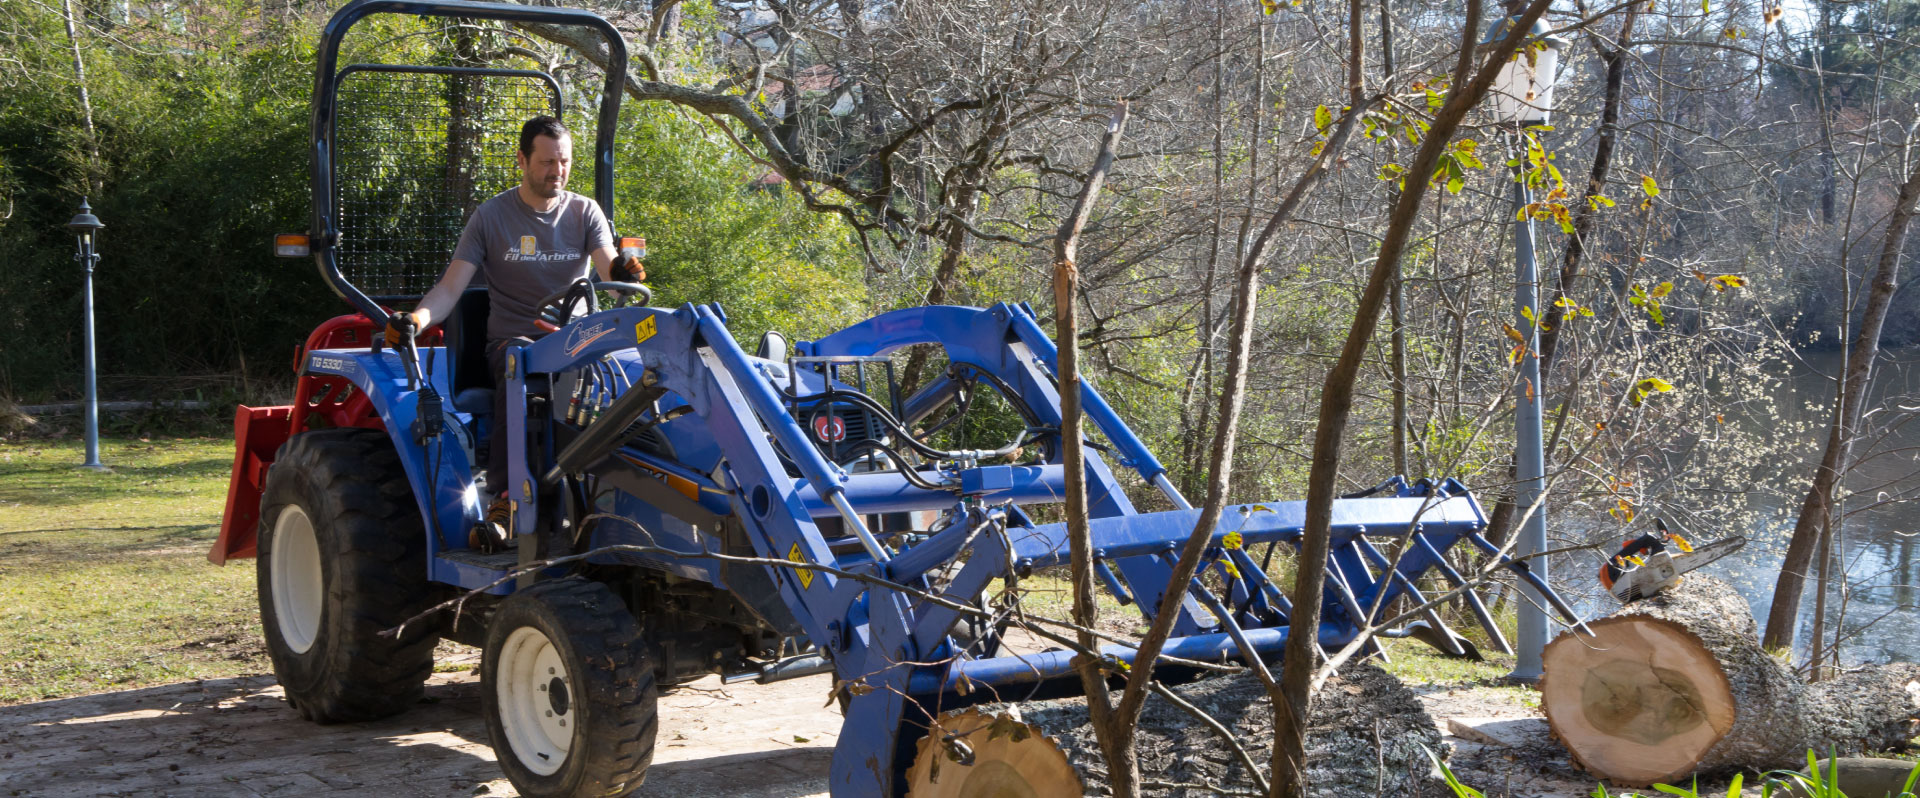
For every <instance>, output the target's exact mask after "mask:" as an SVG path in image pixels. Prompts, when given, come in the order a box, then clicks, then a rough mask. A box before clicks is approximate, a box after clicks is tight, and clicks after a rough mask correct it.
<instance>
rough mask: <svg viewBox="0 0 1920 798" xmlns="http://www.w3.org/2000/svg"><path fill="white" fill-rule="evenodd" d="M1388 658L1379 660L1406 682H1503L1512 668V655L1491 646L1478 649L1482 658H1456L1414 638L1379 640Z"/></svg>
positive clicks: (1459, 684) (1463, 684)
mask: <svg viewBox="0 0 1920 798" xmlns="http://www.w3.org/2000/svg"><path fill="white" fill-rule="evenodd" d="M1380 642H1381V648H1383V649H1385V650H1386V652H1387V661H1386V662H1383V663H1381V664H1380V667H1381V668H1382V669H1384V670H1385V671H1386V672H1388V673H1391V674H1393V675H1394V676H1395V677H1398V678H1399V679H1400V681H1403V682H1406V683H1408V684H1422V685H1432V686H1435V687H1496V686H1504V684H1505V680H1506V677H1507V674H1509V673H1512V672H1513V665H1514V660H1513V657H1511V656H1508V655H1506V654H1501V653H1500V652H1497V651H1493V650H1490V649H1481V653H1482V654H1483V655H1484V656H1485V657H1486V659H1485V660H1482V661H1480V662H1474V661H1473V660H1466V659H1455V658H1453V657H1449V656H1446V655H1444V654H1441V653H1440V652H1438V651H1435V650H1433V648H1432V647H1431V646H1428V645H1427V644H1425V643H1422V642H1420V641H1417V640H1382V641H1380Z"/></svg>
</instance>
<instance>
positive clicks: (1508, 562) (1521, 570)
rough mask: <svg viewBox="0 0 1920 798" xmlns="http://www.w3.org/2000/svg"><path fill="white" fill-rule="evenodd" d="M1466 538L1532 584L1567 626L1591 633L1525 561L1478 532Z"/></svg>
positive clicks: (1564, 601) (1470, 533) (1469, 533)
mask: <svg viewBox="0 0 1920 798" xmlns="http://www.w3.org/2000/svg"><path fill="white" fill-rule="evenodd" d="M1467 540H1468V541H1470V542H1472V543H1473V545H1475V546H1478V547H1479V548H1480V550H1481V551H1484V552H1486V553H1488V554H1491V555H1494V556H1496V557H1499V558H1500V565H1501V566H1502V567H1504V568H1506V569H1508V570H1510V571H1513V572H1514V573H1516V574H1519V575H1520V578H1521V579H1525V580H1526V581H1527V584H1529V585H1532V586H1533V589H1534V590H1535V591H1536V592H1538V593H1539V594H1540V595H1541V596H1542V597H1543V598H1545V599H1546V600H1547V603H1548V604H1551V605H1553V608H1554V609H1555V610H1556V611H1558V612H1559V613H1560V615H1561V617H1563V618H1566V619H1567V625H1568V626H1571V627H1573V628H1575V629H1578V630H1580V631H1581V632H1583V633H1586V634H1589V635H1591V634H1593V630H1592V629H1588V628H1587V622H1586V621H1583V620H1581V619H1580V616H1579V615H1578V614H1577V613H1575V612H1574V611H1573V608H1572V607H1569V606H1567V602H1566V600H1564V599H1562V598H1560V594H1559V593H1556V592H1554V589H1553V588H1552V587H1549V586H1548V585H1547V583H1546V582H1545V581H1544V580H1542V579H1541V578H1540V577H1539V576H1538V575H1536V574H1534V572H1533V569H1532V568H1529V567H1527V564H1526V563H1524V562H1521V561H1519V560H1516V559H1514V558H1512V557H1508V556H1507V555H1505V554H1501V553H1500V547H1499V546H1495V545H1493V542H1492V541H1490V540H1487V539H1486V538H1484V537H1482V536H1481V535H1480V533H1478V532H1468V533H1467Z"/></svg>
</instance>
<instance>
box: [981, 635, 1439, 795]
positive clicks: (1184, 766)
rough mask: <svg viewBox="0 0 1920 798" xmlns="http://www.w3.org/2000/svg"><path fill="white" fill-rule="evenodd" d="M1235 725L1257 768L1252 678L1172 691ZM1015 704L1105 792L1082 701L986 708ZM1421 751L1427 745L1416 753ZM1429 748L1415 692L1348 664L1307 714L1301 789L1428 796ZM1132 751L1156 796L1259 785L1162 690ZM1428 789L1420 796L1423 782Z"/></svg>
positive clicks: (1268, 714)
mask: <svg viewBox="0 0 1920 798" xmlns="http://www.w3.org/2000/svg"><path fill="white" fill-rule="evenodd" d="M1171 689H1172V690H1173V692H1174V693H1175V694H1176V695H1179V696H1180V697H1181V698H1183V699H1185V700H1186V701H1187V702H1188V703H1190V704H1193V705H1194V706H1196V707H1198V708H1200V709H1201V710H1202V711H1204V712H1206V713H1207V714H1208V715H1211V716H1213V717H1214V718H1215V719H1216V720H1218V721H1219V722H1220V723H1221V724H1222V725H1224V726H1226V727H1227V728H1228V729H1230V730H1232V732H1233V735H1234V737H1235V738H1236V739H1237V740H1239V742H1240V745H1241V747H1243V748H1245V749H1246V751H1247V753H1248V754H1249V755H1250V756H1251V757H1252V758H1253V760H1254V762H1255V763H1257V764H1258V765H1259V767H1260V770H1261V772H1262V773H1265V772H1266V769H1267V760H1268V757H1269V756H1270V755H1271V752H1272V750H1273V704H1272V703H1271V702H1270V701H1269V700H1268V698H1267V693H1266V688H1265V687H1264V686H1262V685H1261V684H1260V680H1259V679H1257V678H1254V677H1253V676H1251V675H1239V676H1233V677H1216V678H1212V679H1206V680H1202V681H1199V682H1195V683H1193V684H1188V685H1181V686H1177V687H1173V688H1171ZM1008 706H1013V707H1017V708H1018V710H1019V712H1020V714H1021V716H1022V718H1023V719H1024V720H1025V721H1026V722H1027V723H1031V724H1034V725H1036V726H1039V727H1040V728H1041V729H1042V730H1044V731H1045V732H1046V733H1047V734H1048V735H1051V736H1053V738H1054V739H1055V741H1057V742H1058V743H1059V744H1060V748H1061V750H1062V751H1065V752H1066V754H1067V760H1068V761H1069V762H1071V763H1072V764H1073V766H1074V769H1075V770H1076V771H1077V772H1078V773H1079V774H1080V778H1081V781H1082V783H1083V784H1084V785H1085V787H1086V791H1087V795H1106V794H1108V793H1109V792H1110V787H1111V784H1110V782H1109V781H1108V779H1107V775H1106V758H1105V757H1104V756H1102V755H1101V753H1100V744H1099V742H1098V741H1097V740H1095V739H1094V735H1093V726H1092V724H1091V723H1089V722H1088V720H1087V703H1086V699H1084V698H1071V699H1058V700H1053V701H1037V702H1030V703H1024V704H1015V705H999V704H996V705H992V708H994V709H997V710H1000V711H1004V710H1005V708H1006V707H1008ZM1423 749H1424V750H1423ZM1426 750H1431V751H1433V752H1434V753H1435V754H1438V755H1440V756H1445V755H1446V752H1447V749H1446V745H1445V743H1444V742H1442V739H1441V735H1440V729H1439V726H1438V725H1437V724H1435V723H1434V720H1433V716H1432V715H1430V714H1428V713H1427V709H1426V706H1425V705H1424V704H1422V703H1421V702H1420V699H1419V697H1418V696H1416V695H1414V693H1413V691H1411V690H1408V689H1407V688H1406V686H1405V685H1402V684H1401V683H1400V681H1399V680H1398V679H1395V678H1394V677H1393V676H1392V675H1390V674H1388V673H1386V672H1385V671H1382V670H1380V669H1379V668H1376V667H1374V666H1373V665H1371V664H1365V663H1362V664H1354V665H1348V666H1347V667H1345V668H1343V669H1341V673H1340V675H1339V676H1336V677H1334V678H1333V679H1331V680H1329V681H1328V682H1327V685H1326V687H1324V688H1323V689H1321V691H1320V692H1319V693H1317V694H1315V695H1314V699H1313V707H1312V714H1311V715H1310V717H1309V718H1308V736H1307V772H1308V775H1309V779H1308V784H1309V786H1308V789H1307V794H1308V795H1309V796H1313V798H1351V796H1356V795H1367V796H1375V795H1379V796H1412V795H1420V794H1428V795H1430V794H1432V791H1433V789H1434V788H1433V786H1432V785H1433V784H1435V783H1437V781H1436V780H1435V778H1434V777H1433V775H1432V774H1433V764H1432V763H1431V762H1429V761H1428V759H1427V755H1426V753H1425V751H1426ZM1135 751H1136V752H1137V754H1138V756H1139V758H1140V774H1141V777H1142V778H1143V779H1144V780H1145V781H1146V782H1148V785H1147V786H1146V789H1144V790H1143V791H1142V792H1143V793H1144V794H1146V795H1153V796H1169V795H1177V796H1188V795H1192V796H1214V795H1218V794H1221V793H1219V792H1216V790H1218V791H1225V792H1226V793H1227V794H1234V793H1250V792H1252V791H1254V790H1255V789H1256V785H1255V783H1254V782H1253V780H1252V779H1251V778H1248V775H1247V772H1246V769H1245V768H1244V767H1243V766H1242V765H1241V763H1240V761H1239V758H1238V757H1237V756H1235V755H1234V753H1233V752H1232V750H1231V749H1230V748H1229V747H1228V746H1227V745H1226V744H1225V743H1224V742H1223V741H1222V740H1221V739H1220V736H1219V735H1218V733H1216V732H1215V731H1213V730H1212V729H1210V728H1208V727H1207V726H1206V725H1205V724H1202V723H1201V722H1200V721H1198V720H1195V719H1194V717H1193V716H1192V715H1190V714H1188V713H1187V712H1186V711H1185V710H1182V709H1180V708H1179V707H1176V706H1174V705H1172V704H1170V703H1168V702H1167V701H1165V700H1163V699H1161V698H1160V697H1159V696H1149V697H1148V698H1147V703H1146V706H1145V707H1144V708H1143V710H1142V712H1141V715H1140V727H1139V734H1138V737H1137V738H1136V743H1135ZM1423 787H1424V788H1425V790H1424V792H1423V791H1422V788H1423Z"/></svg>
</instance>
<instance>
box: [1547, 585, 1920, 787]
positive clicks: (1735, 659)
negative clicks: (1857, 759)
mask: <svg viewBox="0 0 1920 798" xmlns="http://www.w3.org/2000/svg"><path fill="white" fill-rule="evenodd" d="M1588 626H1589V627H1591V628H1592V629H1593V636H1592V637H1587V636H1584V635H1577V634H1575V633H1574V632H1572V631H1571V630H1569V631H1568V632H1564V633H1562V634H1561V635H1560V636H1559V637H1557V638H1555V639H1554V640H1553V642H1552V643H1549V644H1548V645H1547V648H1546V651H1545V655H1544V659H1545V669H1546V675H1545V676H1544V677H1543V678H1542V679H1541V683H1540V692H1541V701H1540V703H1541V708H1542V709H1543V710H1544V711H1545V712H1546V715H1547V722H1548V724H1549V725H1550V726H1551V727H1552V729H1553V734H1554V737H1555V738H1557V739H1559V740H1560V742H1561V743H1562V744H1564V745H1565V746H1566V747H1567V750H1568V751H1570V752H1572V754H1573V757H1574V760H1575V761H1576V762H1577V763H1579V764H1580V766H1581V767H1584V768H1586V769H1587V770H1588V771H1590V772H1592V773H1594V774H1595V775H1598V776H1601V777H1602V778H1605V779H1607V780H1608V781H1611V782H1613V783H1614V784H1616V785H1620V786H1629V787H1646V786H1649V785H1652V784H1655V783H1660V782H1666V783H1680V782H1683V781H1685V780H1687V779H1688V778H1690V777H1692V776H1694V775H1702V776H1705V775H1715V774H1719V773H1724V772H1727V771H1731V770H1735V769H1740V768H1752V769H1756V770H1768V769H1774V768H1795V767H1800V766H1804V765H1805V764H1806V761H1807V751H1808V750H1809V749H1811V750H1814V751H1817V752H1819V753H1821V754H1826V753H1827V751H1828V749H1829V748H1832V749H1833V750H1836V751H1838V752H1840V753H1842V754H1846V753H1854V752H1858V751H1863V750H1893V749H1899V748H1904V747H1906V745H1907V743H1908V741H1910V740H1912V739H1913V737H1914V735H1915V734H1916V732H1920V723H1917V722H1920V666H1916V665H1913V664H1911V663H1898V664H1894V665H1887V666H1882V667H1874V668H1868V669H1865V670H1862V671H1860V672H1855V673H1849V674H1846V675H1844V676H1841V677H1839V678H1836V679H1833V680H1830V681H1826V682H1820V683H1817V684H1812V685H1808V684H1804V683H1802V682H1801V681H1799V680H1798V679H1797V678H1795V677H1794V675H1793V673H1792V672H1791V671H1790V670H1789V669H1788V668H1787V667H1786V666H1785V665H1783V664H1781V662H1780V661H1779V660H1776V659H1774V658H1773V657H1772V656H1770V655H1768V654H1767V652H1766V651H1765V650H1763V649H1762V648H1760V642H1759V636H1758V634H1757V632H1758V630H1757V628H1756V626H1755V624H1754V620H1753V613H1752V612H1751V611H1750V610H1749V609H1748V608H1747V602H1746V600H1745V599H1742V598H1741V597H1740V596H1739V594H1737V593H1736V592H1734V590H1733V588H1732V587H1731V586H1729V585H1728V584H1727V583H1725V582H1722V581H1720V580H1717V579H1714V578H1712V577H1706V576H1701V575H1698V574H1696V575H1693V576H1689V577H1687V578H1686V580H1685V581H1683V582H1682V583H1681V584H1679V585H1678V586H1676V587H1674V588H1672V589H1670V590H1668V591H1666V592H1664V593H1662V594H1660V595H1658V596H1655V597H1653V598H1650V599H1646V600H1642V601H1637V602H1634V603H1632V604H1628V605H1626V606H1623V607H1621V608H1620V610H1619V611H1617V612H1615V613H1614V614H1613V615H1611V616H1608V617H1606V618H1602V619H1600V620H1597V621H1594V622H1592V623H1590V624H1588Z"/></svg>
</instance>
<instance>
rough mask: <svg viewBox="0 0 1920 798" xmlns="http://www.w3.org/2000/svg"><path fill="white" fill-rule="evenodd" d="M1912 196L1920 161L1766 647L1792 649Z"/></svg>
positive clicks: (1870, 298)
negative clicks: (1815, 552)
mask: <svg viewBox="0 0 1920 798" xmlns="http://www.w3.org/2000/svg"><path fill="white" fill-rule="evenodd" d="M1916 199H1920V165H1916V166H1915V168H1914V171H1913V174H1911V175H1909V176H1908V177H1907V182H1906V183H1904V184H1902V185H1901V186H1900V197H1899V200H1898V202H1896V203H1895V205H1894V207H1893V214H1892V215H1891V216H1890V217H1889V218H1888V219H1887V232H1886V237H1885V240H1884V241H1882V243H1881V245H1880V262H1879V264H1878V265H1877V266H1875V268H1874V274H1873V286H1872V288H1870V289H1869V290H1868V293H1867V313H1866V316H1865V317H1864V318H1862V319H1861V321H1860V334H1859V336H1858V337H1857V338H1855V339H1854V342H1853V346H1852V349H1851V351H1850V352H1849V353H1848V359H1847V373H1846V376H1845V377H1844V378H1843V379H1844V380H1845V382H1844V383H1842V385H1841V390H1840V403H1839V406H1838V407H1836V408H1835V409H1834V414H1833V423H1832V424H1831V425H1830V426H1829V427H1828V428H1827V451H1826V454H1825V455H1823V456H1822V457H1821V458H1820V467H1819V468H1818V469H1816V470H1815V471H1814V472H1813V485H1812V486H1811V487H1810V488H1808V490H1807V498H1806V501H1805V502H1804V503H1802V504H1801V507H1800V519H1799V520H1798V521H1797V522H1795V523H1794V525H1793V538H1792V540H1791V541H1790V542H1789V543H1788V544H1787V556H1786V560H1785V561H1784V562H1782V563H1781V564H1780V578H1779V580H1778V581H1776V582H1775V583H1774V588H1773V606H1772V607H1771V608H1769V610H1768V611H1767V636H1766V639H1765V641H1764V643H1763V644H1764V645H1765V646H1766V647H1767V648H1769V649H1783V648H1784V649H1791V648H1793V640H1794V636H1795V634H1796V632H1797V630H1796V629H1795V627H1796V626H1797V625H1798V622H1799V616H1800V593H1801V592H1802V590H1803V589H1804V588H1805V587H1806V582H1807V567H1808V566H1809V565H1811V564H1812V562H1813V555H1814V551H1815V550H1816V549H1817V548H1819V543H1820V537H1821V534H1822V530H1824V529H1825V528H1826V526H1827V519H1828V516H1829V515H1830V514H1831V513H1832V512H1833V499H1834V492H1835V491H1836V490H1838V489H1839V487H1840V477H1841V475H1842V474H1843V473H1845V471H1846V469H1847V460H1848V458H1849V456H1850V455H1851V453H1852V450H1853V439H1854V437H1855V436H1856V435H1857V434H1858V433H1859V430H1858V429H1857V425H1858V424H1859V423H1860V417H1861V411H1862V410H1863V408H1864V406H1865V405H1866V403H1867V387H1868V386H1869V385H1870V384H1871V383H1872V378H1873V361H1874V360H1876V359H1877V358H1878V357H1879V354H1880V328H1881V327H1882V326H1884V325H1885V323H1886V321H1887V309H1888V307H1889V306H1890V305H1892V303H1893V294H1894V290H1895V289H1896V288H1898V287H1899V284H1900V250H1901V248H1902V247H1903V245H1904V244H1905V242H1906V240H1907V226H1908V225H1909V223H1911V222H1912V221H1913V211H1914V202H1915V200H1916Z"/></svg>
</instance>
